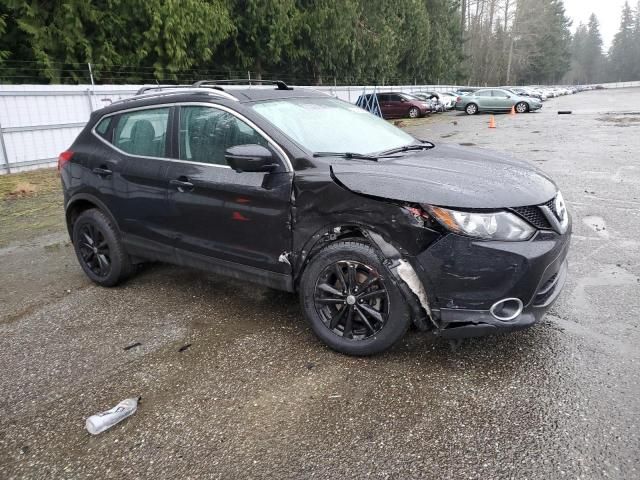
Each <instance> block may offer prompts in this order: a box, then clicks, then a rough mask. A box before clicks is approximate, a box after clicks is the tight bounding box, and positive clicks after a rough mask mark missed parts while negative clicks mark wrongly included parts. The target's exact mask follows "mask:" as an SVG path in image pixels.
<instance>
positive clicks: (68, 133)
mask: <svg viewBox="0 0 640 480" xmlns="http://www.w3.org/2000/svg"><path fill="white" fill-rule="evenodd" d="M140 87H141V85H96V86H91V85H46V86H43V85H0V174H3V173H15V172H20V171H25V170H31V169H35V168H43V167H52V166H55V165H56V162H57V156H58V154H59V153H60V152H62V151H64V150H66V149H67V148H69V145H71V143H73V141H74V139H75V138H76V137H77V135H78V133H80V130H81V129H82V127H84V125H85V123H86V122H87V120H88V119H89V115H90V114H91V112H93V111H94V110H97V109H99V108H102V107H104V106H106V105H108V104H109V103H111V102H113V101H116V100H120V99H122V98H127V97H130V96H132V95H133V94H135V92H136V91H137V90H138V89H139V88H140ZM229 88H230V89H233V87H229ZM310 88H315V89H317V90H322V91H326V92H328V93H330V94H332V95H334V96H336V97H338V98H341V99H343V100H346V101H349V102H355V101H356V100H357V99H358V96H359V95H360V94H362V92H363V91H365V89H366V91H367V92H372V91H373V88H374V87H372V86H369V87H365V86H348V87H342V86H340V87H310ZM381 88H383V87H378V89H381ZM456 88H458V87H457V86H455V85H448V86H443V85H439V86H433V85H395V86H386V87H384V90H385V91H405V92H412V91H419V90H437V91H446V90H455V89H456Z"/></svg>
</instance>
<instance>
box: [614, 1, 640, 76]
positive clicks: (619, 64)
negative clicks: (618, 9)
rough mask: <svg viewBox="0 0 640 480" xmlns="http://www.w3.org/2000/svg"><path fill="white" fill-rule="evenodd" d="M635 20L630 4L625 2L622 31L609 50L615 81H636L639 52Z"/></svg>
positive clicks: (616, 36) (617, 34)
mask: <svg viewBox="0 0 640 480" xmlns="http://www.w3.org/2000/svg"><path fill="white" fill-rule="evenodd" d="M634 26H635V22H634V18H633V13H632V11H631V7H629V2H625V4H624V7H622V17H621V19H620V30H619V31H618V33H616V35H615V37H613V43H612V44H611V48H610V49H609V62H610V69H611V73H612V76H613V79H612V80H614V81H617V82H625V81H629V80H634V76H635V70H636V65H635V61H636V57H635V53H636V51H637V46H636V38H635V34H634Z"/></svg>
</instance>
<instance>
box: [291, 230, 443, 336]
mask: <svg viewBox="0 0 640 480" xmlns="http://www.w3.org/2000/svg"><path fill="white" fill-rule="evenodd" d="M345 240H357V241H362V242H364V243H366V244H368V245H370V246H371V247H372V248H373V249H374V250H376V252H378V255H379V256H380V258H381V260H382V261H383V263H384V264H385V266H386V267H387V268H388V270H389V272H390V273H391V277H392V279H393V282H394V283H395V284H396V285H397V286H398V287H399V288H400V291H401V292H402V294H403V296H404V298H405V300H406V301H407V303H408V304H409V307H410V309H411V312H412V318H413V323H414V324H415V325H416V326H417V327H418V328H419V329H420V330H423V331H424V330H429V329H431V328H433V326H434V324H435V322H434V320H433V316H432V314H431V309H430V308H429V300H428V296H427V293H426V292H425V290H424V287H423V286H422V283H421V282H420V280H419V279H418V276H417V274H416V273H415V271H414V270H413V267H412V266H411V264H410V263H409V262H408V261H407V260H406V259H404V258H403V257H404V254H403V249H402V247H400V246H399V245H395V244H394V243H393V241H391V240H388V239H386V238H385V237H384V236H383V235H382V233H381V232H379V231H377V229H376V228H374V227H371V226H369V225H365V224H358V223H343V224H333V225H328V226H325V227H323V228H321V229H320V230H318V231H317V232H316V233H315V234H314V235H312V236H311V237H310V238H309V239H308V240H307V241H306V243H305V244H304V247H303V248H302V249H301V250H300V251H299V253H298V255H297V261H295V262H294V264H293V266H292V267H293V284H294V289H295V290H296V291H297V290H298V287H299V283H300V279H301V277H302V274H303V273H304V271H305V269H306V267H307V266H308V265H309V264H310V262H311V260H312V259H313V257H314V256H315V255H317V254H318V252H320V251H321V250H323V249H324V248H325V247H327V246H329V245H331V244H333V243H335V242H338V241H345ZM436 326H437V325H436Z"/></svg>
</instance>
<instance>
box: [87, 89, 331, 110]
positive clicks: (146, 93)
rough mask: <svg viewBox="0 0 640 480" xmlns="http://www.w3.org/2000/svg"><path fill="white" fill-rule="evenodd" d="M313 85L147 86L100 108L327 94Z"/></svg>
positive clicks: (325, 95)
mask: <svg viewBox="0 0 640 480" xmlns="http://www.w3.org/2000/svg"><path fill="white" fill-rule="evenodd" d="M327 96H329V95H328V94H327V93H324V92H321V91H318V90H314V89H312V88H297V87H296V88H287V89H283V88H277V87H276V88H273V87H271V86H269V87H265V86H241V87H239V86H235V85H234V86H225V87H220V86H217V85H216V86H201V87H199V86H165V87H162V86H160V87H158V86H154V87H145V88H142V89H140V91H139V92H138V94H137V95H134V96H132V97H128V98H125V99H122V100H118V101H116V102H113V103H112V104H111V105H109V106H107V107H105V108H103V109H101V110H99V111H97V112H99V113H100V114H101V115H103V114H105V113H113V112H117V111H119V110H125V109H131V108H137V107H143V106H144V107H146V106H153V105H162V104H165V103H181V102H208V101H216V102H224V103H227V104H230V103H233V102H239V103H249V102H256V101H263V100H277V99H287V98H288V99H292V98H317V97H327Z"/></svg>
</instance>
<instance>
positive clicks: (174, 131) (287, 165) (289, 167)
mask: <svg viewBox="0 0 640 480" xmlns="http://www.w3.org/2000/svg"><path fill="white" fill-rule="evenodd" d="M194 105H200V106H203V107H215V108H218V109H220V110H223V111H225V112H227V113H230V114H231V115H233V116H235V117H236V118H238V119H239V120H241V121H242V122H244V123H246V124H247V125H249V126H250V127H251V128H253V129H254V130H255V131H256V132H258V134H260V135H261V136H262V137H263V138H264V139H265V140H266V141H267V143H268V144H269V146H270V147H271V148H272V149H273V150H274V151H275V152H276V155H277V156H278V158H279V160H280V161H281V162H282V164H283V166H284V169H285V172H293V171H294V169H293V164H292V163H291V159H290V158H289V156H288V155H287V154H286V153H285V151H284V150H283V149H282V147H281V146H280V145H278V143H277V142H276V141H275V140H273V139H272V138H271V137H270V136H269V135H268V134H267V133H265V132H264V130H262V129H261V128H260V127H259V126H258V125H256V124H255V123H254V122H253V121H251V120H250V119H249V118H247V117H245V116H244V115H242V114H241V113H239V112H236V111H235V110H233V109H231V108H229V107H226V106H224V105H220V104H218V103H213V102H188V101H187V102H172V103H160V104H155V105H148V106H144V107H134V108H128V109H123V110H119V111H117V112H113V113H108V114H106V115H103V116H102V117H101V120H102V119H104V118H106V117H110V116H114V117H117V118H116V121H115V122H112V125H111V126H110V128H112V129H114V131H115V126H116V125H117V124H118V121H119V119H120V116H121V115H122V114H125V113H129V112H134V111H137V110H147V109H157V108H165V107H166V108H172V109H174V111H175V110H176V107H182V106H194ZM173 121H174V122H176V121H179V116H178V114H177V113H176V114H175V119H174V120H173ZM171 122H172V120H171V113H170V114H169V124H168V125H167V135H171V137H170V138H171V141H172V142H173V141H174V140H173V139H174V137H175V144H176V146H177V143H178V138H177V135H178V128H171V127H172V124H171ZM98 123H100V122H96V124H95V125H94V126H93V127H92V128H91V133H92V134H93V135H94V136H95V137H96V138H97V139H98V140H100V141H101V142H103V143H104V144H105V145H107V146H109V147H111V148H113V149H114V150H116V151H117V152H119V153H121V154H123V155H128V156H131V157H139V158H155V159H159V160H165V161H169V162H182V163H195V164H197V165H208V166H213V167H218V168H231V167H229V166H228V165H214V164H211V163H203V162H190V161H189V160H178V159H176V158H170V157H145V156H141V155H134V154H130V153H127V152H125V151H123V150H121V149H119V148H118V147H116V146H115V145H114V144H113V143H112V142H109V141H107V140H105V139H104V138H103V137H102V136H101V135H100V134H99V133H98V132H96V126H97V125H98ZM173 126H174V127H175V125H173ZM112 139H113V136H112ZM174 151H175V150H174Z"/></svg>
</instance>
